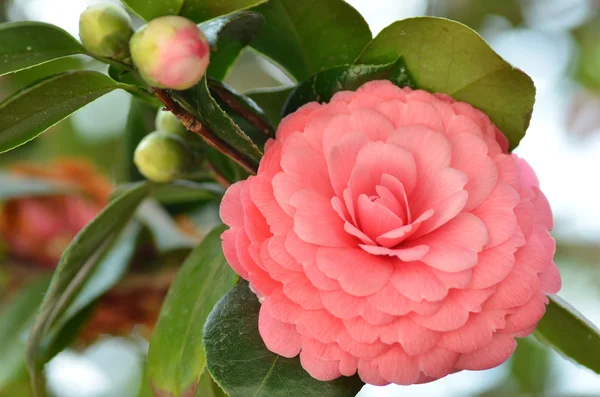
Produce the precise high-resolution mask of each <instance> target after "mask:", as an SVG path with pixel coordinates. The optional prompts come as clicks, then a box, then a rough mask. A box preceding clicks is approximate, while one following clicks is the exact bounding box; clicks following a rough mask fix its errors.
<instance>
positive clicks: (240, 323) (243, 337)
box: [204, 283, 363, 397]
mask: <svg viewBox="0 0 600 397" xmlns="http://www.w3.org/2000/svg"><path fill="white" fill-rule="evenodd" d="M259 310H260V303H259V302H258V299H257V298H256V295H254V293H253V292H252V291H250V289H249V288H248V284H247V283H240V284H238V285H237V286H236V287H235V288H234V289H232V290H231V291H230V292H229V293H227V295H225V296H224V297H223V298H222V299H221V300H220V301H219V303H217V305H216V306H215V308H214V309H213V312H212V313H211V314H210V317H209V318H208V320H207V321H206V326H205V327H204V345H205V348H206V357H207V359H208V369H209V371H210V373H211V375H212V376H213V378H214V379H215V381H216V382H217V383H218V384H219V385H220V386H221V387H222V388H223V389H225V391H226V392H227V393H228V394H229V395H230V396H231V397H247V396H255V397H279V396H286V397H287V396H300V395H302V396H306V397H354V396H356V394H357V393H358V392H359V391H360V389H361V388H362V386H363V384H362V382H361V381H360V379H359V378H358V377H357V376H354V377H352V378H346V377H341V378H338V379H336V380H334V381H331V382H320V381H318V380H316V379H314V378H312V377H311V376H310V375H309V374H308V373H307V372H306V371H305V370H304V369H303V368H302V367H301V366H300V360H298V358H297V357H296V358H284V357H281V356H278V355H277V354H275V353H272V352H270V351H269V350H267V348H266V347H265V345H264V343H263V341H262V339H261V337H260V334H259V333H258V312H259Z"/></svg>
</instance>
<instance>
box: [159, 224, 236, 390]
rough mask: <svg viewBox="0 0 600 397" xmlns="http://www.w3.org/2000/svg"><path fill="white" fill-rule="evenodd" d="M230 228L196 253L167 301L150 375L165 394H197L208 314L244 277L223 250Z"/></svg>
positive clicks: (208, 239)
mask: <svg viewBox="0 0 600 397" xmlns="http://www.w3.org/2000/svg"><path fill="white" fill-rule="evenodd" d="M224 230H225V228H224V227H219V228H217V229H215V230H213V231H212V232H211V233H210V234H209V235H208V236H206V238H205V239H204V240H203V241H202V243H201V244H200V245H199V246H198V247H197V248H196V249H194V251H192V253H191V254H190V256H189V257H188V258H187V259H186V260H185V262H184V264H183V265H182V267H181V270H180V271H179V273H178V275H177V278H176V279H175V281H173V284H172V286H171V289H170V291H169V294H168V296H167V298H166V300H165V302H164V304H163V308H162V311H161V315H160V318H159V321H158V323H157V325H156V328H155V329H154V332H153V335H152V340H151V342H150V350H149V353H148V376H149V377H150V381H151V383H152V385H153V388H154V390H156V391H158V392H160V393H161V395H165V396H172V397H187V396H192V395H193V394H194V392H193V391H194V390H196V388H197V385H198V382H199V381H200V376H201V374H202V372H203V370H204V367H205V365H206V356H205V353H204V347H203V345H202V330H203V328H204V324H205V322H206V318H207V317H208V315H209V313H210V311H211V310H212V308H213V306H214V305H215V303H217V301H218V300H219V299H220V298H221V297H222V296H223V295H224V294H225V293H226V292H227V291H228V290H229V289H231V287H233V285H234V284H235V281H236V280H237V277H238V276H237V275H236V274H235V272H234V271H233V270H232V269H231V268H230V267H229V264H228V263H227V261H226V260H225V257H224V256H223V252H222V250H221V245H220V235H221V233H222V232H223V231H224Z"/></svg>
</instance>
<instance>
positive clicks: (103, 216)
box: [26, 184, 149, 390]
mask: <svg viewBox="0 0 600 397" xmlns="http://www.w3.org/2000/svg"><path fill="white" fill-rule="evenodd" d="M148 191H149V186H148V185H147V184H138V185H136V186H134V187H132V188H130V189H129V190H127V191H125V192H123V193H122V194H121V195H119V197H117V198H116V199H115V200H114V201H113V202H112V203H111V204H110V205H109V206H108V207H106V208H105V209H104V210H103V211H102V212H101V213H100V214H99V215H98V216H97V217H96V218H95V219H94V220H93V221H92V222H91V223H89V224H88V225H87V226H86V227H85V228H84V229H83V230H82V231H81V232H80V233H79V234H78V235H77V236H76V237H75V239H74V240H73V241H72V242H71V244H70V245H69V247H68V248H67V250H66V251H65V252H64V254H63V255H62V257H61V260H60V263H59V264H58V267H57V270H56V271H55V273H54V276H53V278H52V283H51V284H50V288H49V289H48V291H47V293H46V296H45V297H44V300H43V302H42V305H41V307H40V311H39V314H38V316H37V318H36V321H35V323H34V325H33V327H32V329H31V332H30V334H29V340H28V342H27V354H26V361H27V366H28V368H29V371H30V375H31V377H32V381H33V384H34V388H35V389H37V390H40V389H41V387H42V384H41V383H40V378H39V375H38V371H39V369H40V366H41V365H42V364H44V362H43V361H41V360H40V358H39V352H40V345H41V343H42V341H43V340H44V338H45V337H47V336H49V335H50V334H51V332H52V331H53V327H54V326H55V325H56V324H58V323H60V321H61V318H63V313H65V311H66V310H67V309H68V308H69V306H70V305H71V304H72V303H73V302H77V298H78V296H79V292H80V291H82V290H85V288H84V285H85V284H86V282H87V281H88V280H89V279H90V276H91V275H92V274H93V273H94V272H95V271H96V269H98V266H99V264H100V263H101V262H102V259H103V258H104V257H105V254H106V253H107V252H108V251H109V249H110V248H111V246H112V245H113V243H114V242H115V241H116V240H117V238H118V237H119V235H120V234H121V232H122V231H123V229H124V228H125V226H126V225H127V223H128V222H129V219H130V218H131V216H132V215H133V213H134V212H135V210H136V209H137V207H138V206H139V205H140V203H141V202H142V201H143V200H144V198H145V197H146V196H147V195H148ZM109 269H110V268H109ZM110 270H111V271H114V269H110ZM115 273H116V274H118V272H115ZM109 284H110V283H109ZM101 290H106V289H105V288H101ZM80 299H82V298H80ZM86 300H87V299H86ZM84 306H87V305H84Z"/></svg>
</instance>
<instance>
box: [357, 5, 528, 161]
mask: <svg viewBox="0 0 600 397" xmlns="http://www.w3.org/2000/svg"><path fill="white" fill-rule="evenodd" d="M399 56H402V57H403V58H404V61H405V62H406V67H407V68H408V72H409V73H410V75H411V76H412V77H413V78H414V81H415V83H416V85H417V88H420V89H424V90H427V91H429V92H441V93H445V94H448V95H450V96H451V97H453V98H454V99H456V100H457V101H463V102H467V103H470V104H471V105H473V106H475V107H476V108H478V109H480V110H482V111H483V112H485V113H486V114H487V115H488V116H489V117H490V119H491V120H492V121H493V122H494V123H495V124H496V125H497V126H498V128H500V130H501V131H502V132H503V133H504V134H505V135H506V137H507V138H508V140H509V142H510V147H511V149H514V148H515V147H516V146H517V145H518V144H519V142H520V141H521V139H522V138H523V136H524V135H525V130H526V129H527V127H528V126H529V121H530V119H531V112H532V111H533V102H534V101H535V87H534V85H533V81H532V80H531V78H530V77H529V76H527V75H526V74H525V73H523V72H522V71H520V70H519V69H516V68H514V67H512V66H511V65H510V64H509V63H507V62H506V61H505V60H503V59H502V58H501V57H500V56H499V55H498V54H496V53H495V52H494V51H493V50H492V49H491V48H490V46H489V45H488V44H487V43H486V42H485V41H484V40H483V39H482V38H481V36H479V35H478V34H477V33H476V32H475V31H473V30H471V29H469V28H468V27H466V26H465V25H462V24H460V23H458V22H454V21H450V20H447V19H442V18H431V17H419V18H411V19H405V20H403V21H398V22H394V23H393V24H391V25H390V26H388V27H387V28H385V29H384V30H382V31H381V33H379V35H378V36H377V37H376V38H375V39H373V41H372V42H371V43H370V44H369V45H368V46H367V47H366V48H365V49H364V51H363V52H362V54H361V55H360V56H359V57H358V59H357V61H356V63H360V64H387V63H390V62H393V61H395V60H396V59H397V58H398V57H399Z"/></svg>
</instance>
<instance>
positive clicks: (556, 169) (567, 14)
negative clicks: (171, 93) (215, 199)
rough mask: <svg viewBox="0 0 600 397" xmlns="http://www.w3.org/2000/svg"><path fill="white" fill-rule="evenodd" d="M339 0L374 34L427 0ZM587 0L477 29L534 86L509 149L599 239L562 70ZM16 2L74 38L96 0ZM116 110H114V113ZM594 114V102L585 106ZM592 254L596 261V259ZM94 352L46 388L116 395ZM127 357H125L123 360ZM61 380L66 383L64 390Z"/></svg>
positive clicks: (422, 390)
mask: <svg viewBox="0 0 600 397" xmlns="http://www.w3.org/2000/svg"><path fill="white" fill-rule="evenodd" d="M347 1H348V2H349V3H350V4H352V5H353V6H354V7H356V8H357V9H358V10H359V11H360V12H361V13H362V14H363V15H364V16H365V19H366V20H367V21H368V22H369V24H370V26H371V30H372V31H373V34H374V35H375V34H377V33H378V32H379V31H380V30H381V29H383V28H384V27H385V26H387V25H388V24H390V23H392V22H393V21H395V20H398V19H403V18H406V17H410V16H417V15H423V14H424V13H425V12H426V9H427V0H347ZM439 1H444V0H439ZM488 1H496V0H488ZM498 1H501V0H498ZM590 1H591V0H524V4H527V5H528V6H527V7H526V9H525V20H526V24H525V25H526V28H523V29H511V27H510V25H508V22H506V21H504V20H502V19H494V18H490V19H489V20H488V21H487V25H486V26H487V29H484V32H483V34H484V36H485V38H486V39H487V40H488V42H489V43H490V44H491V45H492V46H493V47H494V49H495V50H496V51H497V52H499V53H500V54H501V55H502V56H503V57H504V58H505V59H507V60H508V61H509V62H511V63H513V64H514V65H515V66H517V67H519V68H521V69H523V70H524V71H525V72H527V73H528V74H529V75H530V76H531V77H532V78H533V80H534V81H535V84H536V87H537V89H538V92H537V98H536V105H535V109H534V113H533V118H532V123H531V126H530V128H529V130H528V131H527V136H526V138H525V139H524V140H523V141H522V143H521V145H520V147H519V148H518V149H517V151H516V152H517V153H518V154H519V155H520V156H522V157H524V158H525V159H526V160H527V161H528V162H529V163H530V164H531V165H532V166H533V168H534V169H535V170H536V172H537V175H538V177H539V179H540V182H541V187H542V190H543V191H544V192H545V193H546V195H547V196H548V199H549V201H550V204H551V206H552V208H553V210H554V213H555V218H556V219H557V228H556V231H555V235H556V236H557V237H560V238H561V239H567V240H571V241H580V240H585V241H598V242H600V204H599V202H600V177H598V173H599V171H600V131H599V130H600V125H598V124H596V134H592V133H589V134H588V137H587V138H586V139H584V140H582V139H574V138H573V136H572V135H570V134H569V133H568V129H567V120H568V113H567V109H568V108H569V106H570V102H571V100H572V97H573V96H574V95H578V94H580V93H581V88H580V87H578V86H577V85H576V84H575V83H574V82H573V81H571V80H569V79H567V78H565V72H567V71H568V70H570V68H572V66H573V62H572V59H573V57H574V56H576V53H575V50H576V49H575V47H574V43H573V41H572V38H571V36H570V35H569V34H568V33H567V32H566V29H569V28H570V27H572V26H576V25H578V24H579V23H581V22H582V21H583V20H584V19H585V18H586V17H587V16H588V15H589V9H590ZM16 2H17V3H18V4H19V5H21V4H25V3H27V4H28V6H27V9H26V11H27V19H32V20H40V21H45V22H50V23H54V24H57V25H59V26H61V27H63V28H64V29H66V30H67V31H69V32H70V33H72V34H73V35H74V36H76V37H77V32H78V19H79V14H80V13H81V12H82V11H83V10H84V9H85V8H86V7H87V6H88V5H90V4H94V3H97V2H99V0H16ZM113 2H115V3H116V2H117V1H116V0H114V1H113ZM116 101H117V102H116ZM116 103H118V106H117V105H116ZM121 105H122V106H121ZM127 105H128V101H127V95H126V94H122V95H119V94H118V93H117V94H115V95H113V96H106V97H105V98H104V100H99V101H97V102H95V103H94V104H93V105H92V106H89V107H87V108H86V109H84V110H83V111H80V112H78V113H77V114H76V115H75V118H74V122H75V123H80V126H84V127H85V128H82V129H83V130H85V131H87V132H86V135H89V136H91V137H94V136H96V137H97V136H101V130H102V129H104V130H106V129H109V128H108V126H107V124H106V123H113V125H118V124H119V123H124V122H125V117H126V114H127V111H126V109H127ZM115 109H122V110H121V111H120V112H116V113H117V114H115ZM598 112H600V105H598V107H597V108H596V109H595V110H592V111H591V114H597V113H598ZM107 115H110V116H108V117H107ZM111 130H118V128H111ZM598 261H599V263H598V264H599V265H600V258H599V259H598ZM565 279H566V282H565V283H564V285H565V287H564V288H563V291H561V295H562V296H563V297H565V298H566V299H568V300H569V301H570V302H571V303H572V304H574V306H576V307H578V309H579V310H580V311H582V312H583V313H584V314H586V315H587V316H588V317H590V318H591V319H592V320H593V321H595V323H597V324H599V323H600V310H599V309H598V307H597V306H598V305H597V302H598V301H599V297H598V296H597V295H596V297H595V299H592V300H590V299H589V297H586V296H582V294H581V293H580V291H581V288H582V285H583V284H584V283H586V282H588V283H589V280H587V279H585V277H583V278H582V277H581V275H575V274H573V275H565ZM594 301H595V302H594ZM125 350H126V347H125V346H120V347H119V351H120V352H121V354H124V353H123V351H125ZM94 352H97V350H94ZM111 354H116V352H115V351H113V353H111ZM132 354H135V352H133V353H132ZM99 356H102V355H101V354H86V355H85V356H82V357H78V356H77V355H74V354H72V353H66V354H65V355H63V356H61V357H59V358H57V359H56V361H55V362H54V363H53V365H51V366H49V368H48V372H49V375H50V379H51V382H50V385H51V386H52V388H53V389H54V390H61V389H62V390H65V391H67V392H65V393H63V394H62V395H61V396H59V397H71V396H77V397H109V396H114V395H118V394H115V392H116V391H115V390H114V389H110V390H107V389H106V387H107V386H106V381H105V380H106V379H111V378H113V377H114V372H113V371H114V369H115V363H114V362H113V363H111V362H110V361H111V360H107V359H106V354H105V355H104V356H102V357H103V358H102V359H101V360H99V359H98V357H99ZM113 357H115V356H113ZM78 360H81V361H78ZM124 361H127V360H124ZM130 361H131V360H130ZM134 361H135V360H134ZM131 365H133V364H131V363H129V364H126V365H125V367H130V366H131ZM554 365H555V366H556V367H557V368H559V371H560V372H561V373H562V374H563V376H562V377H560V379H559V382H558V386H557V388H556V389H555V392H556V393H566V392H569V393H576V392H577V393H592V395H598V394H600V377H598V376H596V375H594V374H593V373H591V371H587V370H585V369H580V368H578V367H577V366H575V365H573V364H570V363H568V362H566V361H565V360H563V359H561V358H560V357H558V355H555V357H554ZM133 367H135V366H133ZM133 367H132V368H133ZM126 369H127V368H125V369H123V370H124V371H126ZM132 371H133V372H131V375H132V376H134V377H139V368H137V369H133V370H132ZM505 371H506V368H505V367H500V368H497V369H495V370H491V371H485V372H484V373H470V372H463V373H460V374H456V375H452V376H449V377H447V378H446V379H443V380H440V381H437V382H435V383H433V384H427V385H418V386H411V387H408V388H407V387H398V386H389V387H385V388H365V390H363V392H361V394H360V397H392V396H398V397H400V396H402V397H416V396H436V397H459V396H460V397H464V396H468V395H470V394H472V393H474V392H476V391H478V390H482V389H483V388H485V387H487V386H490V385H491V384H493V383H495V382H497V381H499V380H500V379H501V377H502V376H503V374H504V372H505ZM67 373H68V375H67V376H66V377H65V374H67ZM74 374H77V375H74ZM85 374H87V376H86V375H85ZM78 379H79V380H81V382H80V383H79V385H80V387H81V388H79V387H78V386H77V384H78V382H77V380H78ZM65 385H70V387H67V388H65V387H66V386H65ZM73 390H75V392H74V394H73ZM83 390H85V392H84V391H83ZM69 391H70V393H69Z"/></svg>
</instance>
